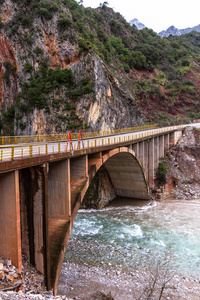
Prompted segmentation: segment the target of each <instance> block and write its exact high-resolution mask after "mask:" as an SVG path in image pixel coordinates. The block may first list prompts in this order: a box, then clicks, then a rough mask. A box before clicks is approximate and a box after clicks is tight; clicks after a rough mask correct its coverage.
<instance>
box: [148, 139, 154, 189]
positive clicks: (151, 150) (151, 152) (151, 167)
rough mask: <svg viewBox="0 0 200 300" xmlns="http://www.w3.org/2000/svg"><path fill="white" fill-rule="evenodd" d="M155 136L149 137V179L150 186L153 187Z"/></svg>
mask: <svg viewBox="0 0 200 300" xmlns="http://www.w3.org/2000/svg"><path fill="white" fill-rule="evenodd" d="M154 149H155V147H154V138H152V139H149V168H148V169H149V174H148V179H149V186H150V187H153V186H154V177H155V175H154V172H155V170H154Z"/></svg>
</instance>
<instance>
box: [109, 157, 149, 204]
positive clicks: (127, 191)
mask: <svg viewBox="0 0 200 300" xmlns="http://www.w3.org/2000/svg"><path fill="white" fill-rule="evenodd" d="M105 168H106V169H107V171H108V174H109V176H110V179H111V182H112V185H113V187H114V191H115V195H116V196H120V197H127V198H135V199H143V200H144V199H149V193H148V187H147V183H146V180H145V177H144V172H143V170H142V167H141V165H140V164H139V163H138V160H137V159H136V158H135V157H134V156H133V155H132V154H131V153H128V152H126V153H118V154H116V155H114V156H112V157H111V158H109V159H108V160H107V161H106V162H105Z"/></svg>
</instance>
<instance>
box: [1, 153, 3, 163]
mask: <svg viewBox="0 0 200 300" xmlns="http://www.w3.org/2000/svg"><path fill="white" fill-rule="evenodd" d="M2 160H3V150H1V161H2Z"/></svg>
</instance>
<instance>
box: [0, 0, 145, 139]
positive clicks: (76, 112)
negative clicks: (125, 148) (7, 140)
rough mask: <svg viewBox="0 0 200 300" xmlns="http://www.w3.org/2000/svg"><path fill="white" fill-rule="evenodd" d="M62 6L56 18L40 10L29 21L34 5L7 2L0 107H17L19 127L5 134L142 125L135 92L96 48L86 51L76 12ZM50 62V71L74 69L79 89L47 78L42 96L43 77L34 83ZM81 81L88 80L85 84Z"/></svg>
mask: <svg viewBox="0 0 200 300" xmlns="http://www.w3.org/2000/svg"><path fill="white" fill-rule="evenodd" d="M59 9H60V11H59V13H57V12H55V13H54V14H53V17H52V18H51V19H50V20H48V19H46V18H44V17H43V16H37V15H34V18H32V24H29V21H28V20H27V19H26V18H25V17H27V18H28V15H29V14H31V11H30V7H29V6H26V5H24V6H22V4H21V5H20V4H18V1H15V2H12V1H10V0H5V1H4V3H3V5H2V8H1V14H0V15H1V20H2V23H3V29H1V33H0V109H1V110H4V111H9V108H10V107H12V106H13V105H14V106H15V112H14V123H13V124H14V128H13V130H10V128H9V125H8V126H7V127H6V126H3V132H2V133H3V134H4V135H6V134H10V131H12V132H13V134H17V135H21V134H24V135H27V134H50V133H59V132H66V130H68V129H70V130H73V129H74V130H76V129H78V128H81V127H83V128H87V127H89V128H90V129H92V130H109V129H114V128H116V127H129V126H134V125H136V124H138V123H139V122H140V121H141V118H140V113H139V111H138V109H137V107H136V103H135V100H134V97H133V96H132V95H131V94H130V93H129V92H127V91H124V90H123V89H122V86H121V83H120V82H119V80H117V79H116V77H115V75H114V74H111V71H110V70H109V69H108V67H107V66H106V65H105V64H104V62H103V61H102V59H101V58H100V57H99V56H98V55H97V54H95V53H94V52H93V51H92V50H91V49H89V51H87V52H84V51H82V53H80V46H79V42H80V39H79V38H78V35H77V33H76V30H75V28H74V26H73V24H72V23H70V20H71V14H70V11H69V10H68V9H67V8H66V7H64V6H62V5H61V6H60V8H59ZM61 11H62V14H65V16H67V18H68V20H69V26H68V27H67V29H63V28H61V27H59V25H58V20H59V18H60V15H61ZM23 13H24V14H25V16H24V19H23V20H22V23H20V25H19V24H17V20H18V19H19V16H20V18H22V16H21V14H23ZM23 22H24V23H23ZM26 22H27V24H26ZM16 28H17V29H16ZM16 30H17V31H16ZM15 31H16V32H15ZM44 65H45V68H46V69H48V70H49V69H53V70H56V69H57V68H59V69H61V70H65V69H66V68H67V69H69V70H71V72H72V79H73V80H72V81H73V90H72V86H69V85H68V86H66V84H62V82H61V83H60V82H59V81H58V82H57V83H58V85H57V86H56V85H55V88H54V87H52V82H48V80H47V82H46V83H45V86H44V87H42V92H43V93H44V89H46V86H47V92H46V90H45V93H46V95H45V96H44V97H43V96H42V97H43V100H40V98H41V95H40V94H39V93H38V91H37V90H36V89H37V87H38V88H40V81H39V82H38V81H37V82H36V83H34V82H33V79H34V80H35V79H36V78H37V77H38V75H37V72H40V78H41V81H42V80H43V77H44V76H43V75H41V74H42V73H41V72H42V71H41V66H42V67H43V68H44ZM42 76H43V77H42ZM81 82H85V83H84V84H85V85H83V84H82V86H80V83H81ZM26 83H27V84H28V86H25V84H26ZM48 84H49V85H50V86H48ZM48 88H49V90H48ZM33 89H34V90H33ZM81 89H82V90H81ZM71 90H72V91H71ZM80 91H82V92H80ZM34 93H36V97H37V98H38V100H37V99H35V98H36V97H35V98H34V101H32V100H30V99H31V97H32V96H33V94H34ZM6 117H7V115H6ZM8 119H9V118H8ZM5 123H6V121H5V122H4V124H5ZM7 123H9V120H8V122H7Z"/></svg>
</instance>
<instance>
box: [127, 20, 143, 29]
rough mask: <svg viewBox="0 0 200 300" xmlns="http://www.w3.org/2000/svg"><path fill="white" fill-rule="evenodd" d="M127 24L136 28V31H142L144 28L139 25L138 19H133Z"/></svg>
mask: <svg viewBox="0 0 200 300" xmlns="http://www.w3.org/2000/svg"><path fill="white" fill-rule="evenodd" d="M129 24H131V25H135V26H136V27H137V29H139V30H140V29H144V28H145V27H146V26H145V25H144V24H142V23H140V21H138V19H133V20H131V21H130V22H129Z"/></svg>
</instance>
